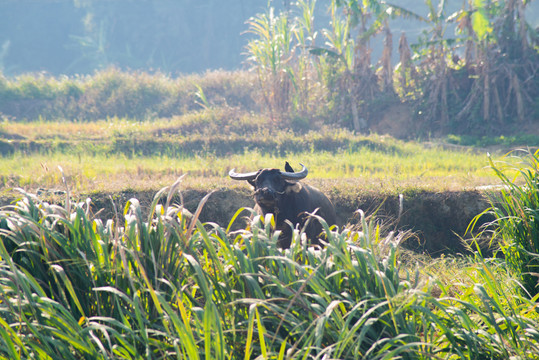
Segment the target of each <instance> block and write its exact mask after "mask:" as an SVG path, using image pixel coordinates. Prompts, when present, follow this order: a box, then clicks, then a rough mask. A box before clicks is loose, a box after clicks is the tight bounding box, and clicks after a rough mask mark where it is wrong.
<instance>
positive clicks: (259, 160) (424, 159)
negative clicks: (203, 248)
mask: <svg viewBox="0 0 539 360" xmlns="http://www.w3.org/2000/svg"><path fill="white" fill-rule="evenodd" d="M285 161H289V162H290V163H291V164H292V166H295V167H296V168H299V163H303V164H305V165H306V166H307V167H308V168H309V177H308V179H307V180H315V181H325V180H331V181H348V180H353V181H357V182H359V183H360V184H362V186H363V187H371V188H372V187H376V188H377V189H379V190H386V191H395V190H400V189H402V188H403V187H406V186H414V187H428V188H432V189H439V190H454V189H459V188H460V189H462V188H465V187H466V188H468V187H472V186H479V185H487V184H493V183H496V177H495V174H493V173H492V172H491V171H490V170H489V169H488V168H487V167H486V165H487V159H486V155H483V154H480V153H475V152H470V151H464V152H462V151H448V150H443V149H440V148H424V147H423V146H421V145H420V144H415V143H407V144H403V145H402V148H401V149H400V151H398V152H395V153H386V152H380V151H375V150H371V149H368V148H360V149H359V150H358V151H342V152H336V153H333V152H304V153H294V154H289V155H288V156H282V157H281V156H276V155H272V154H263V153H260V152H257V151H253V152H249V153H246V154H230V155H228V156H224V157H218V156H214V155H211V154H207V155H190V156H189V155H187V154H186V155H185V156H182V157H170V156H160V157H158V156H153V157H143V156H134V157H129V156H126V155H103V154H97V155H92V154H86V153H76V154H50V155H42V154H32V155H25V154H22V153H16V154H14V155H12V156H7V157H3V158H0V176H1V177H2V179H4V180H3V182H4V187H15V186H21V187H26V188H35V187H58V186H61V184H62V180H61V175H60V172H59V171H58V166H61V167H62V168H63V169H64V172H65V174H66V176H68V178H69V180H70V183H71V184H72V186H73V187H74V190H75V191H81V192H83V191H91V190H98V189H105V188H106V187H109V190H111V191H112V190H115V189H116V190H117V189H118V188H122V187H132V188H145V189H156V188H159V187H161V186H164V185H166V184H167V183H170V181H171V180H172V181H173V180H174V179H175V178H176V177H177V176H179V175H181V174H185V173H188V174H189V176H188V179H189V180H188V182H189V183H192V184H193V185H199V186H202V187H208V186H209V187H213V186H217V185H218V184H219V183H220V184H221V185H225V184H226V185H230V184H232V183H233V182H232V181H229V180H228V176H227V174H228V171H229V170H230V169H231V168H236V170H237V171H245V172H247V171H254V170H256V169H259V168H265V167H275V168H283V166H284V162H285ZM223 181H225V182H226V183H224V182H223ZM380 187H382V189H380Z"/></svg>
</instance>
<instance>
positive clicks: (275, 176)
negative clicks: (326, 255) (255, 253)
mask: <svg viewBox="0 0 539 360" xmlns="http://www.w3.org/2000/svg"><path fill="white" fill-rule="evenodd" d="M300 165H301V167H302V169H301V170H300V171H298V172H295V171H294V170H293V169H292V167H291V166H290V165H289V164H288V162H287V163H286V165H285V170H284V171H282V170H279V169H260V170H258V171H254V172H249V173H241V174H240V173H236V172H235V169H232V170H230V172H229V173H228V175H229V176H230V177H231V178H232V179H234V180H245V181H247V182H249V184H251V185H252V186H253V188H254V198H255V202H256V206H255V209H256V211H257V212H258V213H259V214H261V215H266V214H267V213H272V214H273V215H274V216H275V223H276V228H277V229H278V230H281V231H282V234H281V237H280V238H279V246H280V247H282V248H288V247H290V243H291V239H292V230H291V228H290V226H289V225H288V224H287V221H288V222H290V223H292V224H293V225H296V224H299V225H300V226H303V224H304V223H305V220H306V218H307V216H306V213H312V212H314V211H318V212H317V214H319V215H321V216H322V217H324V218H325V220H326V221H327V223H328V224H329V225H333V224H335V222H336V221H335V219H336V216H335V209H334V207H333V204H331V201H330V200H329V199H328V198H327V197H326V196H325V195H324V194H323V193H322V192H320V191H319V190H318V189H316V188H314V187H312V186H309V185H305V184H302V183H301V182H300V180H302V179H304V178H305V177H306V176H307V174H308V170H307V167H305V165H303V164H300ZM316 223H317V222H316ZM321 231H322V228H321V226H320V224H318V223H317V224H316V225H312V223H311V224H309V226H308V227H307V229H306V231H305V232H306V234H307V237H308V238H309V239H310V240H311V242H313V243H317V239H318V236H319V235H320V232H321Z"/></svg>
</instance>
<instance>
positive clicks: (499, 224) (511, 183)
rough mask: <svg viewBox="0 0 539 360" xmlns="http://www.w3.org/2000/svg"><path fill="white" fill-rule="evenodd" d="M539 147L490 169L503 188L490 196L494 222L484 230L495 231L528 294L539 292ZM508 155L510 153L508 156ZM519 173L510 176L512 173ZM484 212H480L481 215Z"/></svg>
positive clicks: (500, 246)
mask: <svg viewBox="0 0 539 360" xmlns="http://www.w3.org/2000/svg"><path fill="white" fill-rule="evenodd" d="M538 154H539V150H538V151H536V152H535V153H534V152H531V151H530V150H527V151H522V153H519V152H517V151H515V152H514V153H513V154H511V155H512V156H514V157H516V158H517V159H518V160H519V161H518V162H515V161H511V162H502V161H499V162H496V163H494V162H493V161H492V160H490V164H491V168H492V169H493V170H494V171H495V173H496V175H497V176H498V177H499V178H500V180H501V181H502V188H501V189H499V191H497V192H493V193H492V194H491V195H490V202H491V205H492V206H491V208H490V209H487V210H486V211H485V213H486V214H489V215H492V216H493V217H494V219H495V220H494V221H493V222H492V223H488V224H486V225H485V226H484V227H485V228H486V229H484V230H483V231H487V230H489V231H493V234H492V241H496V243H497V244H498V246H499V251H501V253H503V256H504V258H505V260H506V263H507V265H508V266H509V267H510V268H511V270H513V271H514V272H515V273H516V274H518V277H519V282H520V284H521V285H522V291H523V292H524V293H525V294H526V295H528V296H529V297H533V296H535V295H536V294H539V287H538V284H539V282H538V279H537V273H538V269H539V261H538V256H539V255H538V254H539V191H538V190H539V188H538V187H539V182H538V176H539V172H538V171H539V158H538V157H537V156H538ZM508 156H509V155H508ZM513 173H514V174H516V175H514V176H511V175H509V174H513ZM482 215H483V214H480V215H478V217H480V216H482Z"/></svg>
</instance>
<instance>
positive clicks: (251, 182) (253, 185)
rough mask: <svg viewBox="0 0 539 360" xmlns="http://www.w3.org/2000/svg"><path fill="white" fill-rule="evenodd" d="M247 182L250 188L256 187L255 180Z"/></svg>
mask: <svg viewBox="0 0 539 360" xmlns="http://www.w3.org/2000/svg"><path fill="white" fill-rule="evenodd" d="M247 182H248V183H249V184H251V186H252V187H256V186H255V180H254V179H251V180H247Z"/></svg>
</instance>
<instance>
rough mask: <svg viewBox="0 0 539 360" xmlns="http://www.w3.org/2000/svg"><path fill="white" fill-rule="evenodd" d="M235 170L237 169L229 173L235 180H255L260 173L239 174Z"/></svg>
mask: <svg viewBox="0 0 539 360" xmlns="http://www.w3.org/2000/svg"><path fill="white" fill-rule="evenodd" d="M235 170H236V169H235V168H234V169H232V170H230V171H229V172H228V176H230V177H231V178H232V179H234V180H253V179H254V178H256V176H257V175H258V171H254V172H250V173H237V172H236V171H235Z"/></svg>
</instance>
